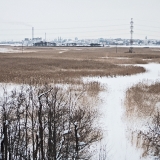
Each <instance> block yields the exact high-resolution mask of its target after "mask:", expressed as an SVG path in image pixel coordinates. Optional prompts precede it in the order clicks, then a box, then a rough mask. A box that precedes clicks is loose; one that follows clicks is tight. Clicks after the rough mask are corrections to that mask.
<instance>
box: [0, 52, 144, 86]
mask: <svg viewBox="0 0 160 160" xmlns="http://www.w3.org/2000/svg"><path fill="white" fill-rule="evenodd" d="M44 57H45V55H44ZM141 72H145V69H144V68H142V67H133V66H117V65H115V64H112V63H109V62H108V63H107V62H101V61H96V60H85V59H84V60H75V59H57V58H56V59H54V58H53V59H49V58H48V59H46V58H44V59H42V58H20V57H16V56H15V55H14V56H13V54H12V56H10V55H9V54H6V55H5V56H4V55H3V56H0V73H1V75H0V81H1V82H18V83H19V82H24V80H25V81H26V82H27V81H29V80H30V79H35V80H38V81H39V80H40V79H43V80H44V81H50V80H51V81H54V82H60V83H63V82H64V83H66V82H68V83H69V82H70V79H73V78H81V77H84V76H117V75H123V76H125V75H131V74H137V73H141Z"/></svg>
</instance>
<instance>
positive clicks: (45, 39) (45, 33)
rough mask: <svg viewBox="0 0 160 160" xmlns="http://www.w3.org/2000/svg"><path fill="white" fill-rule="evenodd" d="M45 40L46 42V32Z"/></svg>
mask: <svg viewBox="0 0 160 160" xmlns="http://www.w3.org/2000/svg"><path fill="white" fill-rule="evenodd" d="M45 42H46V33H45Z"/></svg>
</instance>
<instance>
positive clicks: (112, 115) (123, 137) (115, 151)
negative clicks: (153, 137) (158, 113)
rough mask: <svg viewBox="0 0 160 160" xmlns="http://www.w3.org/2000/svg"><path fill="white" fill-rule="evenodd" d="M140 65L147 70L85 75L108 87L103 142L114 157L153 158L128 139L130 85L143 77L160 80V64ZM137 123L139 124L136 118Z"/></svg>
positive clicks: (103, 94) (122, 159)
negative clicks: (126, 117) (126, 103)
mask: <svg viewBox="0 0 160 160" xmlns="http://www.w3.org/2000/svg"><path fill="white" fill-rule="evenodd" d="M138 66H139V65H138ZM140 66H142V67H144V68H146V70H147V72H146V73H142V74H137V75H132V76H124V77H122V76H119V77H114V78H84V81H99V82H101V83H102V84H104V85H106V86H107V88H108V90H107V91H106V92H101V93H100V97H101V98H102V99H103V103H102V104H101V105H100V106H99V108H100V111H101V113H102V115H103V116H102V117H101V120H100V122H99V123H100V125H101V126H102V128H103V133H104V138H103V140H102V142H103V144H105V145H107V148H108V149H107V151H108V152H109V153H108V156H109V159H110V160H140V159H141V160H143V159H146V160H149V158H142V157H141V153H142V150H140V149H136V147H135V146H132V144H131V143H130V141H129V140H128V138H127V123H126V122H125V121H124V118H123V115H124V98H125V92H126V90H127V88H129V87H131V86H132V85H134V84H137V83H138V82H142V81H143V80H145V81H146V80H147V81H148V82H155V81H160V64H155V63H150V64H144V65H140ZM134 125H136V124H134V122H133V126H134Z"/></svg>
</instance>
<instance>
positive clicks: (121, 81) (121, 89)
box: [0, 63, 160, 160]
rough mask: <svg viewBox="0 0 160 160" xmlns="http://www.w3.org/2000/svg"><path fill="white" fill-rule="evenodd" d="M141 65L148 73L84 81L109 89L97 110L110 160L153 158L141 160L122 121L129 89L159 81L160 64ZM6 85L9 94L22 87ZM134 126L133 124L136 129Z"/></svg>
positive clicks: (1, 89) (138, 150)
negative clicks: (133, 86) (139, 83)
mask: <svg viewBox="0 0 160 160" xmlns="http://www.w3.org/2000/svg"><path fill="white" fill-rule="evenodd" d="M138 66H142V67H144V68H146V70H147V72H145V73H142V74H137V75H132V76H118V77H109V78H107V77H103V78H98V77H97V78H84V81H85V82H86V81H98V82H100V83H102V84H103V85H105V86H106V87H107V91H102V92H101V93H100V95H99V96H100V99H102V100H103V102H102V103H101V104H100V105H99V106H98V107H99V109H100V112H101V113H102V116H101V118H100V121H99V125H100V126H101V127H102V128H103V133H104V138H103V140H102V142H101V143H102V145H103V144H104V145H107V151H108V152H109V153H108V157H109V160H144V159H145V160H151V158H142V157H141V153H142V150H140V149H137V148H136V147H135V146H132V144H131V143H130V141H129V139H128V138H127V123H126V122H125V120H124V118H123V114H124V98H125V92H126V90H127V88H129V87H131V86H132V85H134V84H137V83H138V82H142V81H143V80H145V81H146V80H147V81H148V82H155V81H160V64H156V63H150V64H142V65H138ZM3 86H4V84H3V85H2V84H1V85H0V97H1V96H2V93H3ZM6 86H7V90H8V91H11V90H12V89H14V88H17V87H19V86H18V85H13V84H6ZM135 125H136V124H135V123H134V122H133V126H135ZM97 159H98V158H97Z"/></svg>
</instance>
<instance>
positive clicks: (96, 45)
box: [90, 43, 101, 47]
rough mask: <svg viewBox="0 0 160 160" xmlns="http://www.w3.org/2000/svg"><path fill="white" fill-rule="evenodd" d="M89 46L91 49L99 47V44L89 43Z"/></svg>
mask: <svg viewBox="0 0 160 160" xmlns="http://www.w3.org/2000/svg"><path fill="white" fill-rule="evenodd" d="M90 46H91V47H100V46H101V44H99V43H91V44H90Z"/></svg>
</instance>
